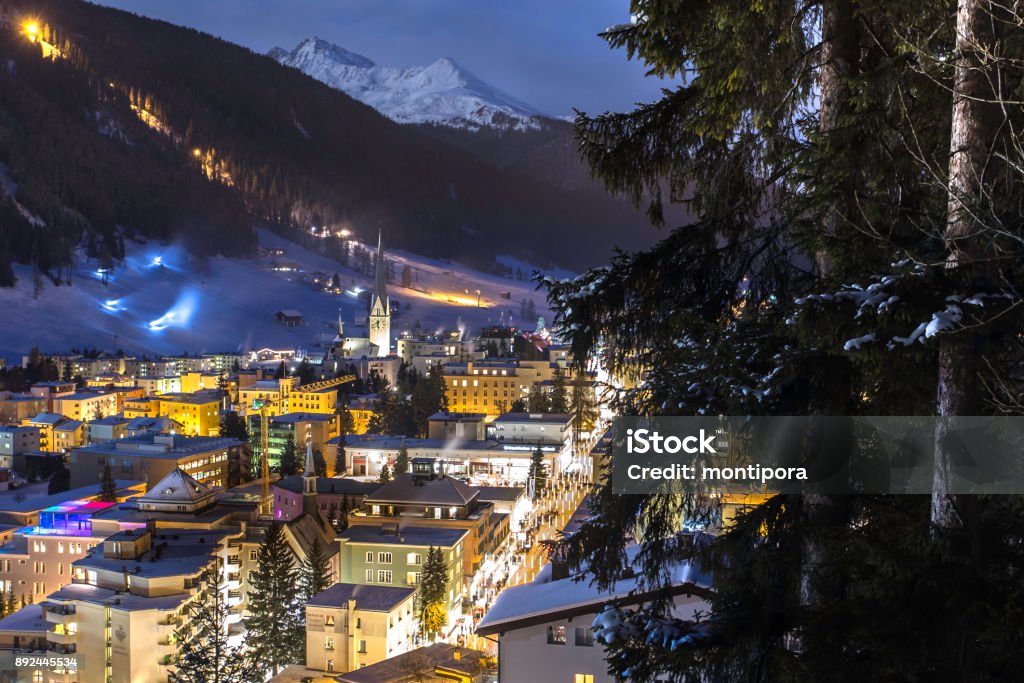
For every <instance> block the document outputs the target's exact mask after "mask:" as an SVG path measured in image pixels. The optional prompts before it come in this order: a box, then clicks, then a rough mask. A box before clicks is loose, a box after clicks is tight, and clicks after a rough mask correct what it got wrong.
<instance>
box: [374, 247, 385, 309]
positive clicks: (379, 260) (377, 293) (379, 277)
mask: <svg viewBox="0 0 1024 683" xmlns="http://www.w3.org/2000/svg"><path fill="white" fill-rule="evenodd" d="M386 269H387V266H386V264H385V263H384V233H383V232H378V233H377V257H376V259H374V262H373V298H374V299H380V300H381V301H383V302H385V304H386V302H387V300H388V278H387V272H386Z"/></svg>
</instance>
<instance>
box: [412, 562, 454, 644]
mask: <svg viewBox="0 0 1024 683" xmlns="http://www.w3.org/2000/svg"><path fill="white" fill-rule="evenodd" d="M419 591H420V594H419V612H420V630H421V632H422V633H423V636H424V637H425V638H427V639H432V638H436V637H437V636H438V635H440V634H441V632H442V630H443V627H444V625H445V624H446V623H447V622H448V564H447V563H446V562H445V560H444V552H443V551H442V550H441V549H440V548H436V547H434V546H430V548H428V549H427V557H426V559H425V561H424V562H423V573H422V575H421V576H420V584H419Z"/></svg>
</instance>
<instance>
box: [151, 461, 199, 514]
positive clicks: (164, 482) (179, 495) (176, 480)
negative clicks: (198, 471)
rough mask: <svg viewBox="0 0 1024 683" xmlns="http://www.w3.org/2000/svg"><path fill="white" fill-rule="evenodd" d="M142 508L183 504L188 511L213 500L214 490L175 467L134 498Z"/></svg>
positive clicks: (175, 506) (178, 507)
mask: <svg viewBox="0 0 1024 683" xmlns="http://www.w3.org/2000/svg"><path fill="white" fill-rule="evenodd" d="M135 500H136V502H137V503H138V505H139V508H140V509H142V510H166V509H170V508H169V507H168V506H173V509H175V510H178V509H180V506H182V505H184V506H185V507H186V508H187V509H188V511H189V512H191V511H194V510H195V509H196V508H197V507H201V506H204V505H205V504H209V503H212V502H214V491H213V489H211V488H210V487H209V486H206V485H205V484H200V483H199V482H198V481H196V480H195V479H193V478H192V477H191V476H189V475H188V474H187V473H185V472H184V471H183V470H182V469H181V468H180V467H175V468H174V469H173V470H171V471H170V472H168V473H167V476H165V477H164V478H163V479H161V480H160V481H159V482H157V483H156V485H155V486H153V488H151V489H149V490H148V491H146V493H145V494H144V495H142V496H139V497H138V498H136V499H135Z"/></svg>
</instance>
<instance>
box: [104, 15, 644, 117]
mask: <svg viewBox="0 0 1024 683" xmlns="http://www.w3.org/2000/svg"><path fill="white" fill-rule="evenodd" d="M97 1H98V2H99V3H100V4H104V5H109V6H111V7H118V8H121V9H126V10H129V11H132V12H136V13H138V14H142V15H145V16H150V17H154V18H158V19H164V20H166V21H169V22H171V23H174V24H179V25H183V26H191V27H194V28H197V29H199V30H201V31H206V32H208V33H212V34H214V35H217V36H221V37H222V38H225V39H226V40H229V41H231V42H234V43H239V44H241V45H245V46H247V47H250V48H252V49H254V50H257V51H259V52H266V51H267V50H269V49H270V48H272V47H275V46H279V47H283V48H286V49H288V50H291V49H292V48H293V47H294V46H295V45H296V44H297V43H298V42H299V41H300V40H302V39H303V38H307V37H309V36H314V35H315V36H318V37H320V38H323V39H325V40H328V41H330V42H333V43H337V44H338V45H341V46H342V47H344V48H346V49H348V50H352V51H354V52H358V53H360V54H363V55H365V56H366V57H369V58H370V59H372V60H373V61H375V62H376V63H378V64H381V65H384V66H397V67H403V66H413V65H421V64H428V63H430V62H432V61H434V60H435V59H437V58H439V57H450V58H452V59H454V60H455V61H456V62H459V63H460V64H461V65H462V66H463V67H465V68H466V69H468V70H469V71H471V72H473V73H475V74H476V75H477V76H479V77H480V78H482V79H483V80H485V81H487V82H489V83H491V84H492V85H495V86H497V87H499V88H501V89H502V90H505V91H506V92H508V93H509V94H511V95H513V96H515V97H517V98H519V99H521V100H523V101H525V102H527V103H528V104H531V105H533V106H534V107H536V108H537V109H539V110H541V111H543V112H545V113H548V114H550V115H553V116H563V115H566V114H570V113H571V111H572V109H573V108H574V107H575V108H577V109H581V110H583V111H586V112H588V113H599V112H601V111H606V110H619V111H624V110H628V109H631V108H632V105H633V104H634V103H636V102H639V101H650V100H653V99H656V98H657V96H658V90H659V88H660V87H661V86H660V85H659V82H658V81H656V80H655V79H652V78H645V77H644V67H643V65H642V64H639V63H637V62H630V61H628V60H627V59H626V55H625V53H624V52H623V51H618V50H615V51H613V50H612V49H610V48H609V47H608V45H607V44H606V43H605V42H604V41H603V40H602V39H600V38H598V37H597V33H598V32H600V31H602V30H603V29H605V28H607V27H608V26H611V25H613V24H619V23H623V22H624V21H627V20H628V18H629V2H628V0H554V1H552V0H511V1H508V0H501V1H497V0H97Z"/></svg>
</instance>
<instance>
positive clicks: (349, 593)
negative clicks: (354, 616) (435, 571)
mask: <svg viewBox="0 0 1024 683" xmlns="http://www.w3.org/2000/svg"><path fill="white" fill-rule="evenodd" d="M415 592H416V589H415V588H413V587H411V586H405V587H399V586H364V585H361V584H356V583H336V584H334V585H333V586H331V587H330V588H328V589H327V590H325V591H321V592H320V593H317V594H316V595H314V596H313V597H312V598H310V599H309V602H307V603H306V604H307V605H311V606H314V607H342V606H344V605H346V604H348V601H349V600H350V599H355V601H356V609H361V610H366V611H368V612H390V611H391V610H393V609H394V608H395V607H397V606H398V605H400V604H402V602H404V601H405V599H406V598H408V597H409V596H410V595H412V594H413V593H415Z"/></svg>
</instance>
